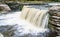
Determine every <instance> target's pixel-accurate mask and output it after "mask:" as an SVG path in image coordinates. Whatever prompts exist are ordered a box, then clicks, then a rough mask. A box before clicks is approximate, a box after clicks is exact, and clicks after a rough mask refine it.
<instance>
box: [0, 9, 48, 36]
mask: <svg viewBox="0 0 60 37" xmlns="http://www.w3.org/2000/svg"><path fill="white" fill-rule="evenodd" d="M37 10H38V9H37ZM37 10H36V11H37ZM34 11H35V10H33V8H32V11H30V12H29V15H28V16H27V14H26V15H25V14H22V15H23V16H22V17H23V18H22V17H21V11H17V12H12V13H9V14H6V15H0V26H6V25H11V26H14V25H15V26H14V27H13V28H12V29H16V30H15V31H14V35H13V36H12V37H21V36H24V35H26V34H27V35H28V34H31V35H32V37H38V35H39V36H40V37H46V36H47V33H48V32H49V29H48V27H47V26H48V17H49V15H48V14H46V12H47V11H48V10H41V11H40V13H41V16H40V17H37V16H38V15H40V14H38V13H37V15H36V17H37V18H36V17H34V15H33V14H35V12H34ZM31 12H34V13H31ZM23 13H24V12H23ZM44 13H45V14H44ZM25 16H27V18H26V17H25ZM29 16H30V17H29ZM31 16H32V17H31ZM33 17H34V19H33ZM43 17H44V19H42V18H43ZM24 18H25V19H26V20H25V19H24ZM35 18H36V19H35ZM38 18H39V19H38ZM37 19H38V21H36V20H37ZM40 20H41V21H40ZM28 21H29V22H28ZM36 22H37V23H36ZM40 23H41V24H40ZM40 25H41V26H40ZM28 37H31V36H29V35H28Z"/></svg>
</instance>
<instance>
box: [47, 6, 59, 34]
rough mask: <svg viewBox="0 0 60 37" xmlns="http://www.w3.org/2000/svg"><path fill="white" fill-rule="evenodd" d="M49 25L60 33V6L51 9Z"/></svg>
mask: <svg viewBox="0 0 60 37" xmlns="http://www.w3.org/2000/svg"><path fill="white" fill-rule="evenodd" d="M48 13H49V15H50V17H49V25H50V27H49V28H50V29H51V30H52V31H55V32H57V33H58V35H59V34H60V6H59V5H57V6H53V7H51V8H50V9H49V12H48Z"/></svg>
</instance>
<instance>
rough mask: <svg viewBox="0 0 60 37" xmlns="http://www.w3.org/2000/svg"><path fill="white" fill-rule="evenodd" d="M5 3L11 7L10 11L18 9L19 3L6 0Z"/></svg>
mask: <svg viewBox="0 0 60 37" xmlns="http://www.w3.org/2000/svg"><path fill="white" fill-rule="evenodd" d="M6 4H7V5H8V6H9V7H10V8H11V10H12V11H17V10H20V8H19V7H20V5H19V4H18V3H17V2H6Z"/></svg>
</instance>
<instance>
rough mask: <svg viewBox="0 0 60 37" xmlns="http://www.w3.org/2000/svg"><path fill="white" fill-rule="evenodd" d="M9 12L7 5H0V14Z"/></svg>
mask: <svg viewBox="0 0 60 37" xmlns="http://www.w3.org/2000/svg"><path fill="white" fill-rule="evenodd" d="M9 11H11V9H10V8H9V6H8V5H6V4H0V12H1V13H5V12H9Z"/></svg>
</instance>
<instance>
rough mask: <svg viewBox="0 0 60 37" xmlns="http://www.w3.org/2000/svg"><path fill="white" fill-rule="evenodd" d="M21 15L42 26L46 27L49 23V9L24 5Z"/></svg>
mask: <svg viewBox="0 0 60 37" xmlns="http://www.w3.org/2000/svg"><path fill="white" fill-rule="evenodd" d="M21 17H22V18H23V19H25V20H27V21H29V22H30V23H32V24H34V25H35V26H37V27H40V28H45V27H47V25H48V17H49V15H48V10H41V9H37V8H32V7H31V6H24V7H23V10H22V13H21Z"/></svg>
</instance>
